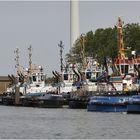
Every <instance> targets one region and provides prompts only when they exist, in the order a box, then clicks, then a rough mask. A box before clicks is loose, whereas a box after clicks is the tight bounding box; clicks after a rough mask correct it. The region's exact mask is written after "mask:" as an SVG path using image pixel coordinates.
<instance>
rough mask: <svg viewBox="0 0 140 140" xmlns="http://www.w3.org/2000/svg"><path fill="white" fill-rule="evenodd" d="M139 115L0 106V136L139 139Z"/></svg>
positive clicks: (1, 137) (5, 137)
mask: <svg viewBox="0 0 140 140" xmlns="http://www.w3.org/2000/svg"><path fill="white" fill-rule="evenodd" d="M139 118H140V116H139V115H132V114H126V113H94V112H87V111H86V110H85V109H75V110H74V109H68V108H61V109H47V108H32V107H13V106H11V107H10V106H0V139H8V138H11V139H16V138H18V139H27V138H28V139H44V138H45V139H52V138H53V139H62V138H65V139H90V138H92V139H97V138H101V139H105V138H113V139H115V138H118V139H123V138H127V139H128V138H129V139H133V138H140V133H139V132H140V119H139Z"/></svg>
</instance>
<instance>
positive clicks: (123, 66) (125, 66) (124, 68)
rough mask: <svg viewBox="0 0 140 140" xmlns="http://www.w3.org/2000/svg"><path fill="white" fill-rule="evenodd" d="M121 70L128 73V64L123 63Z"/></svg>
mask: <svg viewBox="0 0 140 140" xmlns="http://www.w3.org/2000/svg"><path fill="white" fill-rule="evenodd" d="M121 72H122V73H123V74H128V65H121Z"/></svg>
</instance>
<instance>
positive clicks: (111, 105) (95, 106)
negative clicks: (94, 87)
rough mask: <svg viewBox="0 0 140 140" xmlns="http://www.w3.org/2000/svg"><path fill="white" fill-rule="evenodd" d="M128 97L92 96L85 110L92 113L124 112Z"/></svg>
mask: <svg viewBox="0 0 140 140" xmlns="http://www.w3.org/2000/svg"><path fill="white" fill-rule="evenodd" d="M129 97H130V96H92V97H90V100H89V102H88V105H87V110H88V111H92V112H126V111H127V104H126V103H127V102H128V98H129Z"/></svg>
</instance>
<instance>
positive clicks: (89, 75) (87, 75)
mask: <svg viewBox="0 0 140 140" xmlns="http://www.w3.org/2000/svg"><path fill="white" fill-rule="evenodd" d="M86 78H87V79H91V71H89V72H86Z"/></svg>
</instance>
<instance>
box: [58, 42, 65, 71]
mask: <svg viewBox="0 0 140 140" xmlns="http://www.w3.org/2000/svg"><path fill="white" fill-rule="evenodd" d="M58 46H59V47H60V69H61V73H62V71H63V49H64V45H63V42H62V41H60V43H59V44H58Z"/></svg>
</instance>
